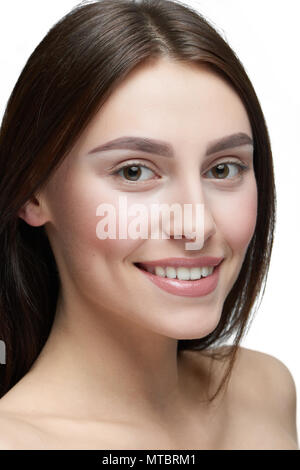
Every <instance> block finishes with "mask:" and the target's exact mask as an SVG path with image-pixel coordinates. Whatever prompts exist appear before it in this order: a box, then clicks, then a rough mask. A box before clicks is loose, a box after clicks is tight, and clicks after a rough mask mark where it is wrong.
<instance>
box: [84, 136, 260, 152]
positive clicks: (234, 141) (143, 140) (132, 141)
mask: <svg viewBox="0 0 300 470" xmlns="http://www.w3.org/2000/svg"><path fill="white" fill-rule="evenodd" d="M242 145H251V146H252V147H253V140H252V139H251V137H250V136H249V135H248V134H246V133H244V132H238V133H237V134H231V135H227V136H225V137H222V138H221V139H217V140H214V141H212V142H209V144H208V146H207V148H206V156H208V155H211V154H213V153H216V152H219V151H221V150H227V149H231V148H235V147H241V146H242ZM115 149H128V150H136V151H139V152H146V153H152V154H157V155H160V156H163V157H174V150H173V147H172V146H171V145H170V144H169V143H167V142H163V141H161V140H154V139H150V138H147V137H134V136H123V137H118V138H117V139H114V140H110V141H109V142H106V143H105V144H102V145H99V146H98V147H96V148H94V149H93V150H90V151H89V152H88V154H92V153H97V152H104V151H106V150H115Z"/></svg>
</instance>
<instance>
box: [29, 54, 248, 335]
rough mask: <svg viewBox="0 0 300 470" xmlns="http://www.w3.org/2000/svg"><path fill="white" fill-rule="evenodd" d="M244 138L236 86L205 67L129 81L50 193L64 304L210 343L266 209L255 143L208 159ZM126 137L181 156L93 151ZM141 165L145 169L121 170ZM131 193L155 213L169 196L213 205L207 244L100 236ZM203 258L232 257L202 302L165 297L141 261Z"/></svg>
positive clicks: (177, 68) (172, 67)
mask: <svg viewBox="0 0 300 470" xmlns="http://www.w3.org/2000/svg"><path fill="white" fill-rule="evenodd" d="M236 133H245V134H247V135H248V136H249V137H250V138H252V132H251V126H250V123H249V120H248V116H247V113H246V110H245V108H244V106H243V104H242V102H241V100H240V99H239V97H238V95H237V94H236V93H235V91H234V90H233V89H232V88H231V87H230V86H229V85H228V84H227V83H226V82H225V81H224V80H223V79H222V78H220V77H218V76H217V75H215V74H213V73H212V72H211V71H209V70H208V69H206V68H205V67H200V66H193V65H191V66H190V65H183V64H178V63H175V62H171V61H169V60H160V61H158V62H157V63H155V64H148V65H146V66H145V65H144V66H142V67H139V68H137V69H136V70H135V71H133V72H132V73H131V74H130V75H129V76H128V77H127V79H126V80H125V81H124V82H123V83H122V84H121V85H120V86H119V87H118V88H117V89H116V90H115V91H114V93H113V94H112V95H111V96H110V98H109V99H108V100H107V102H106V103H105V105H104V106H103V107H102V109H101V110H100V112H99V113H98V114H97V115H96V116H95V117H94V119H93V120H92V121H91V123H90V124H89V126H88V127H87V128H86V130H85V132H84V133H83V134H82V135H81V136H80V138H79V139H78V141H77V142H76V145H75V146H74V148H73V149H72V151H71V152H70V154H69V155H68V156H67V158H66V159H65V161H64V162H63V164H62V165H61V167H60V168H59V169H58V170H57V172H56V173H55V174H54V175H53V177H52V178H51V179H50V180H49V182H48V184H47V186H46V187H45V190H44V191H43V192H42V193H41V197H42V202H43V206H42V207H43V208H44V212H43V214H44V216H45V219H44V222H45V221H46V231H47V234H48V236H49V240H50V243H51V246H52V249H53V252H54V255H55V258H56V261H57V265H58V269H59V273H60V278H61V283H62V296H63V299H64V302H65V305H68V306H69V307H70V309H72V304H74V303H75V302H76V305H80V306H81V307H82V308H83V309H84V311H85V312H87V311H88V308H91V307H92V310H93V312H94V313H95V312H96V313H97V312H98V313H99V316H101V321H106V322H109V323H110V324H111V325H113V326H114V327H116V328H119V327H121V322H122V321H124V324H123V325H124V326H125V327H126V328H130V322H131V321H133V322H135V323H137V324H139V325H140V326H142V327H144V328H146V329H147V330H149V329H150V330H152V331H154V332H156V333H159V334H161V335H165V336H168V337H170V338H175V339H193V338H200V337H203V336H206V335H207V334H209V333H210V332H211V331H213V330H214V329H215V328H216V326H217V324H218V322H219V320H220V316H221V312H222V307H223V303H224V301H225V299H226V297H227V295H228V293H229V292H230V290H231V288H232V286H233V284H234V282H235V280H236V279H237V277H238V275H239V272H240V269H241V266H242V263H243V260H244V257H245V254H246V250H247V247H248V245H249V243H250V241H251V238H252V236H253V233H254V229H255V224H256V215H257V187H256V180H255V174H254V168H253V160H252V159H253V148H252V146H251V145H249V144H248V145H243V146H239V147H236V148H231V149H227V150H220V151H217V152H214V153H211V154H210V155H206V153H207V148H208V147H209V146H210V145H211V143H212V142H213V141H216V140H219V139H222V138H224V137H225V136H228V135H232V134H236ZM123 136H135V137H146V138H149V139H155V140H157V141H161V142H165V143H168V144H169V146H171V147H172V149H173V153H174V155H173V157H172V156H160V155H158V154H156V153H152V152H151V153H148V152H145V151H136V150H126V149H111V150H104V151H103V150H102V151H95V152H91V150H93V149H95V148H96V147H98V146H100V145H103V144H105V143H106V142H108V141H111V140H114V139H117V138H120V137H123ZM130 162H132V166H134V167H135V168H131V169H127V170H124V169H123V170H121V166H122V165H124V164H125V163H130ZM225 162H227V164H226V165H225V166H224V167H222V166H219V167H216V166H217V165H218V164H221V163H225ZM137 165H140V166H139V167H138V168H136V166H137ZM239 165H244V166H245V167H247V168H246V169H245V170H244V171H242V167H240V166H239ZM113 173H115V174H113ZM120 196H126V197H127V204H128V206H129V205H131V204H133V203H140V204H143V205H144V206H146V207H148V208H150V206H151V204H153V203H158V202H159V203H166V204H169V205H171V204H173V203H179V204H180V205H183V204H188V203H189V204H199V203H202V204H204V215H205V219H204V244H203V247H202V248H201V249H200V250H194V251H190V250H186V248H185V243H186V241H187V240H186V239H184V237H183V238H182V239H174V238H168V239H161V237H160V239H158V240H155V239H151V238H148V239H143V238H140V239H130V238H127V239H118V238H116V239H106V240H100V239H99V238H98V237H97V236H96V226H97V223H98V222H99V216H96V209H97V207H98V206H99V204H101V203H109V204H111V205H112V206H114V207H115V209H116V216H117V221H118V220H119V197H120ZM27 221H28V220H27ZM28 222H29V223H30V221H28ZM44 222H43V223H44ZM41 223H42V222H41ZM37 225H38V223H37ZM117 229H118V222H117ZM117 233H118V231H117ZM182 233H183V232H182ZM202 255H211V256H217V257H218V256H221V257H224V261H223V263H222V265H221V266H220V272H219V281H218V285H217V287H216V288H215V290H214V291H213V292H211V293H210V294H208V295H204V296H202V297H186V296H179V295H174V294H172V293H169V292H166V291H164V290H162V289H160V288H159V287H158V286H156V285H155V284H153V283H152V282H150V281H149V279H148V278H147V277H146V276H145V275H144V273H143V272H141V271H140V270H139V269H138V268H137V267H136V266H135V265H134V264H133V263H136V262H142V261H150V260H158V259H161V258H169V257H189V258H191V257H193V258H194V257H200V256H202ZM90 311H91V310H90Z"/></svg>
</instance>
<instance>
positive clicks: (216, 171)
mask: <svg viewBox="0 0 300 470" xmlns="http://www.w3.org/2000/svg"><path fill="white" fill-rule="evenodd" d="M229 166H233V167H234V168H235V169H236V170H237V171H233V173H234V174H232V172H231V176H230V178H233V177H235V176H236V174H237V173H239V174H241V173H242V172H243V171H244V170H246V169H247V167H246V166H245V165H241V164H240V163H236V162H224V163H219V164H218V165H216V166H214V167H213V168H211V169H210V170H209V171H208V172H207V173H206V174H208V173H209V172H212V173H213V177H215V178H216V179H228V178H227V176H228V175H230V170H228V167H229ZM223 176H225V178H223ZM230 178H229V179H230Z"/></svg>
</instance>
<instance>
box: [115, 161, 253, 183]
mask: <svg viewBox="0 0 300 470" xmlns="http://www.w3.org/2000/svg"><path fill="white" fill-rule="evenodd" d="M223 164H225V165H227V164H231V165H232V164H233V165H236V166H238V167H239V175H242V173H244V172H245V171H246V170H248V169H249V167H248V166H247V165H244V164H242V163H238V162H236V161H233V160H226V161H222V162H219V163H217V165H214V166H213V167H211V168H210V169H209V170H208V172H209V171H211V170H212V169H214V168H216V167H217V166H218V165H223ZM133 166H137V167H142V168H147V169H148V170H150V171H153V172H155V171H154V170H153V169H152V168H149V167H148V166H147V165H143V164H142V163H141V162H139V161H131V162H128V163H125V164H124V165H122V166H121V167H119V168H117V169H116V170H115V171H114V172H112V173H111V175H112V176H114V177H118V176H120V175H118V173H119V172H120V171H121V170H124V169H125V168H130V167H133ZM234 178H235V177H233V178H224V179H223V178H219V179H218V178H215V179H216V180H217V181H226V180H227V179H229V180H232V179H234ZM209 179H213V178H209ZM150 180H151V178H150ZM148 181H149V180H144V181H130V180H126V179H124V182H125V183H128V184H130V185H132V184H141V183H142V184H143V183H144V182H148Z"/></svg>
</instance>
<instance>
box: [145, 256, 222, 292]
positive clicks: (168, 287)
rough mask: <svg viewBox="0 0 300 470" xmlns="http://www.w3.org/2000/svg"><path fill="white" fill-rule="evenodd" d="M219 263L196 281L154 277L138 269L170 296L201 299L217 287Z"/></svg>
mask: <svg viewBox="0 0 300 470" xmlns="http://www.w3.org/2000/svg"><path fill="white" fill-rule="evenodd" d="M221 264H222V263H220V264H219V265H218V266H216V267H215V268H214V271H213V273H212V274H211V275H210V276H207V277H204V278H201V279H198V280H196V281H181V280H179V279H168V278H166V277H160V276H156V275H155V274H152V273H149V272H148V271H144V270H143V269H139V270H140V271H141V272H142V273H143V274H144V275H145V276H147V278H148V279H149V280H150V281H151V282H153V283H154V284H155V285H156V286H158V287H160V288H161V289H163V290H165V291H167V292H169V293H170V294H174V295H180V296H185V297H202V296H204V295H207V294H210V293H211V292H213V291H214V290H215V288H216V287H217V285H218V280H219V272H220V266H221Z"/></svg>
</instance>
